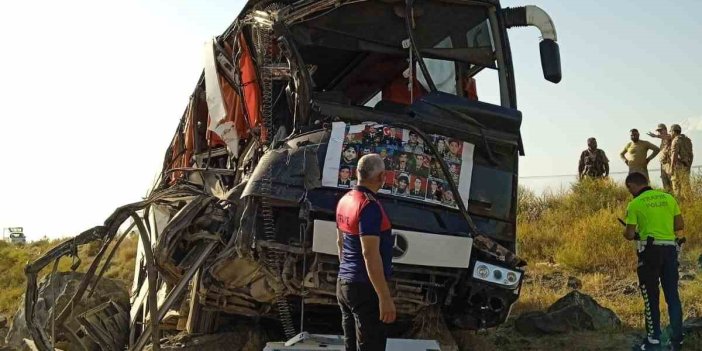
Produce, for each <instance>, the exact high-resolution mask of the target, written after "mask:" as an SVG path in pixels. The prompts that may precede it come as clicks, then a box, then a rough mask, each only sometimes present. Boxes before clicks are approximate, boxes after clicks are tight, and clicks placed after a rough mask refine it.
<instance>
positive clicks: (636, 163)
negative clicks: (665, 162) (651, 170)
mask: <svg viewBox="0 0 702 351" xmlns="http://www.w3.org/2000/svg"><path fill="white" fill-rule="evenodd" d="M630 132H631V141H630V142H628V143H627V144H626V145H625V146H624V150H622V152H621V153H620V154H619V156H621V158H622V160H624V163H626V165H627V166H629V174H631V173H634V172H638V173H641V174H643V175H644V176H646V179H650V178H649V177H648V163H649V162H651V160H653V159H654V158H655V157H656V155H658V153H659V152H660V151H661V149H659V148H658V146H656V145H653V144H651V143H650V142H648V141H646V140H640V139H639V131H638V130H637V129H632V130H631V131H630ZM648 150H652V151H653V152H652V153H651V155H650V156H648Z"/></svg>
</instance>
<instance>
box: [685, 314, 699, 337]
mask: <svg viewBox="0 0 702 351" xmlns="http://www.w3.org/2000/svg"><path fill="white" fill-rule="evenodd" d="M683 330H684V331H685V334H687V335H690V334H698V333H699V334H702V318H700V317H697V318H688V319H686V320H685V322H683Z"/></svg>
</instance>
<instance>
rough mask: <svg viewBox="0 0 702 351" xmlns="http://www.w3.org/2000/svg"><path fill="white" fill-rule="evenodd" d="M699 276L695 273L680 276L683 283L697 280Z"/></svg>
mask: <svg viewBox="0 0 702 351" xmlns="http://www.w3.org/2000/svg"><path fill="white" fill-rule="evenodd" d="M696 277H697V276H696V275H695V274H694V273H683V274H682V275H681V276H680V280H681V281H690V280H695V278H696Z"/></svg>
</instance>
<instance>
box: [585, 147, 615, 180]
mask: <svg viewBox="0 0 702 351" xmlns="http://www.w3.org/2000/svg"><path fill="white" fill-rule="evenodd" d="M578 175H579V177H580V179H581V180H582V179H583V178H585V177H589V178H605V177H607V176H609V159H608V158H607V155H605V152H604V151H602V150H601V149H598V148H597V139H595V138H588V139H587V149H585V151H583V152H582V153H581V154H580V163H578Z"/></svg>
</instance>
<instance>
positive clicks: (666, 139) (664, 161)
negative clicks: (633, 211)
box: [648, 123, 673, 193]
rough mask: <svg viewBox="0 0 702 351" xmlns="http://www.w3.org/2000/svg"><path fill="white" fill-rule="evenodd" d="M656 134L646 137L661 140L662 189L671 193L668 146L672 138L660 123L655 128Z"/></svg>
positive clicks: (649, 134)
mask: <svg viewBox="0 0 702 351" xmlns="http://www.w3.org/2000/svg"><path fill="white" fill-rule="evenodd" d="M656 133H657V134H654V133H650V132H649V133H648V136H650V137H652V138H659V139H661V152H660V155H661V157H660V160H661V181H662V182H663V188H664V189H665V191H667V192H669V193H672V192H673V183H672V182H671V181H670V173H671V169H670V144H671V142H672V141H673V136H672V135H670V134H668V128H666V126H665V124H663V123H661V124H659V125H658V128H656Z"/></svg>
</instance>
